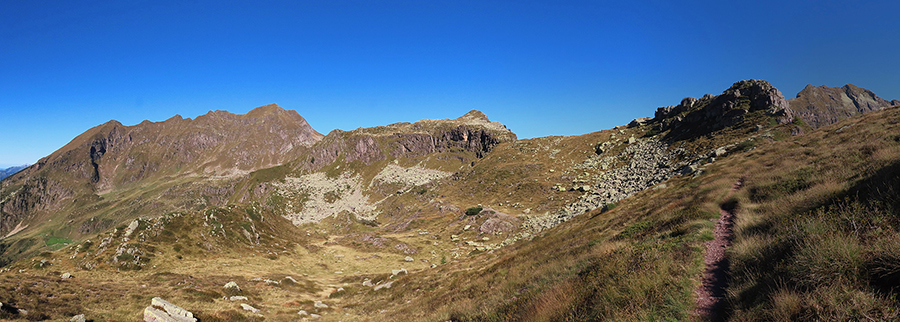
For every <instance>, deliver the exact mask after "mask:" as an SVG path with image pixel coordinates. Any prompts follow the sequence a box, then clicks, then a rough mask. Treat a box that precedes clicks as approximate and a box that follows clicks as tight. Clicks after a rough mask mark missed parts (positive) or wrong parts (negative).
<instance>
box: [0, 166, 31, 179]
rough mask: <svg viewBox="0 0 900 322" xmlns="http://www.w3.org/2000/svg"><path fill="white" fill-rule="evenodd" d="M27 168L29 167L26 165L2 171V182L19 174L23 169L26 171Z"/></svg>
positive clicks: (0, 172)
mask: <svg viewBox="0 0 900 322" xmlns="http://www.w3.org/2000/svg"><path fill="white" fill-rule="evenodd" d="M27 167H28V165H27V164H26V165H20V166H15V167H9V168H6V169H0V180H3V178H6V177H8V176H11V175H12V174H14V173H16V172H19V171H21V170H22V169H25V168H27Z"/></svg>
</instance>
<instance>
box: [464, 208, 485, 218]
mask: <svg viewBox="0 0 900 322" xmlns="http://www.w3.org/2000/svg"><path fill="white" fill-rule="evenodd" d="M482 209H484V208H481V207H472V208H469V209H466V216H474V215H477V214H478V213H480V212H481V210H482Z"/></svg>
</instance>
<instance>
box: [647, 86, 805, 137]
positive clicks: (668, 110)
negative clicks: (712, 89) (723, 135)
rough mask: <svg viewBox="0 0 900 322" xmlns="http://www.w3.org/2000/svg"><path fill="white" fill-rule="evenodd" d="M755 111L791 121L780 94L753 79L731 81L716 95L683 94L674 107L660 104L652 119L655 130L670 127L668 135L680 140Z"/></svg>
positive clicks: (718, 127)
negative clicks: (685, 96)
mask: <svg viewBox="0 0 900 322" xmlns="http://www.w3.org/2000/svg"><path fill="white" fill-rule="evenodd" d="M756 111H764V112H765V114H766V115H769V116H774V117H776V118H777V120H778V122H779V123H781V124H786V123H790V122H791V121H793V114H792V111H791V110H790V109H789V108H788V103H787V101H786V100H785V99H784V95H782V94H781V92H780V91H778V89H776V88H775V87H774V86H772V84H769V82H767V81H764V80H754V79H751V80H744V81H740V82H737V83H734V85H732V86H731V87H730V88H728V89H727V90H725V91H724V92H723V93H722V94H720V95H717V96H712V95H706V96H703V98H700V99H697V98H693V97H687V98H685V99H683V100H682V101H681V103H680V104H678V105H676V106H666V107H660V108H659V109H657V110H656V114H655V117H654V118H653V121H654V122H655V123H656V130H657V131H659V132H664V131H669V130H671V132H670V133H669V137H671V138H676V139H680V138H687V137H694V136H699V135H704V134H707V133H710V132H713V131H717V130H721V129H724V128H726V127H729V126H734V125H736V124H738V123H740V122H741V121H742V120H743V118H744V115H746V114H748V113H751V112H756Z"/></svg>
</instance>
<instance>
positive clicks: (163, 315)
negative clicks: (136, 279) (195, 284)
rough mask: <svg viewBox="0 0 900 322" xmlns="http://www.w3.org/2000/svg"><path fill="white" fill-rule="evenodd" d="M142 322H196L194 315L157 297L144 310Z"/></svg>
mask: <svg viewBox="0 0 900 322" xmlns="http://www.w3.org/2000/svg"><path fill="white" fill-rule="evenodd" d="M144 322H197V319H196V318H194V314H193V313H191V312H188V310H185V309H183V308H181V307H179V306H177V305H175V304H172V303H169V302H167V301H166V300H163V299H161V298H159V297H154V298H153V300H151V302H150V306H148V307H146V308H144Z"/></svg>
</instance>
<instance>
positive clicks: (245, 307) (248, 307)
mask: <svg viewBox="0 0 900 322" xmlns="http://www.w3.org/2000/svg"><path fill="white" fill-rule="evenodd" d="M241 308H242V309H244V311H250V312H253V313H259V309H257V308H255V307H252V306H250V305H249V304H247V303H241Z"/></svg>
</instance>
